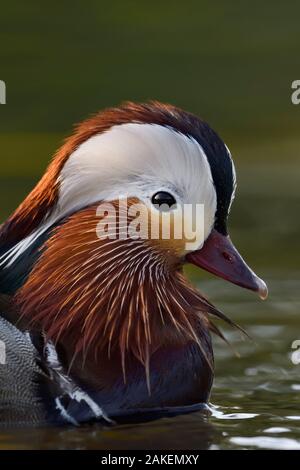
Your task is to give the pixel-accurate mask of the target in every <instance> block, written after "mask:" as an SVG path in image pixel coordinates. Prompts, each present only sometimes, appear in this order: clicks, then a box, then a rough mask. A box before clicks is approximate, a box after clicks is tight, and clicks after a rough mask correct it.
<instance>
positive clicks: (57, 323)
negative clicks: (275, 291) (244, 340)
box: [0, 102, 267, 368]
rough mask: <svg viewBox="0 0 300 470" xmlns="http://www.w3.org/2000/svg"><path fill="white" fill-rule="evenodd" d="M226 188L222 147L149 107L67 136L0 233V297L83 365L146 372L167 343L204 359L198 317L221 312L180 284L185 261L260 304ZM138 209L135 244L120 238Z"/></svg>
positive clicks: (185, 118)
mask: <svg viewBox="0 0 300 470" xmlns="http://www.w3.org/2000/svg"><path fill="white" fill-rule="evenodd" d="M235 187H236V178H235V170H234V164H233V161H232V158H231V155H230V152H229V150H228V148H227V147H226V145H225V144H224V143H223V141H222V140H221V139H220V137H219V136H218V135H217V134H216V133H215V132H214V131H213V130H212V129H211V128H210V127H209V125H208V124H206V123H205V122H204V121H202V120H201V119H199V118H198V117H196V116H194V115H192V114H190V113H187V112H184V111H182V110H181V109H178V108H176V107H174V106H171V105H165V104H161V103H157V102H151V103H149V104H133V103H127V104H125V105H123V106H121V107H119V108H114V109H108V110H106V111H104V112H101V113H99V114H97V115H95V116H93V117H92V118H90V119H88V120H87V121H85V122H83V123H82V124H80V125H79V126H78V127H77V128H76V130H75V133H74V135H73V136H72V137H70V138H69V139H67V140H66V142H65V144H64V145H63V147H62V148H61V149H60V150H59V151H58V152H57V154H56V155H55V156H54V159H53V161H52V163H51V164H50V166H49V168H48V170H47V171H46V173H45V175H44V177H43V178H42V179H41V181H40V182H39V183H38V185H37V186H36V188H35V189H34V190H33V191H32V193H31V194H30V195H29V196H28V197H27V198H26V199H25V201H24V202H23V203H22V204H21V206H20V207H19V208H18V209H17V210H16V212H15V213H14V214H13V215H12V216H11V217H10V219H8V221H7V222H5V223H4V224H3V226H2V227H1V233H0V243H1V246H2V247H3V249H2V256H1V260H0V262H1V265H2V274H1V276H2V277H1V279H0V285H1V287H2V291H5V289H6V290H7V291H8V292H9V291H10V292H9V293H10V294H13V295H14V296H15V301H16V303H17V304H18V307H19V309H20V312H21V315H22V317H23V318H26V319H27V320H28V322H29V325H31V326H32V327H35V328H40V329H41V330H42V331H44V332H45V334H46V335H47V337H48V338H49V339H51V340H53V341H55V342H59V341H62V342H66V341H69V343H70V344H72V348H73V351H74V350H75V352H76V353H79V352H84V354H85V355H87V354H89V352H91V351H92V352H93V354H94V356H96V355H97V351H100V350H101V351H103V349H105V350H106V351H107V352H108V354H109V355H110V354H113V352H114V351H116V350H118V351H119V352H120V358H121V361H122V364H123V368H124V367H125V366H124V364H125V360H126V355H127V354H132V355H133V356H135V357H136V358H138V360H139V361H140V362H141V363H143V364H144V365H145V366H146V367H149V358H150V357H151V355H152V354H153V353H154V352H155V351H157V350H158V349H159V348H160V347H162V346H166V345H169V344H183V343H185V342H195V343H197V344H198V345H199V347H200V348H202V350H203V351H204V354H205V349H206V347H205V344H204V343H205V341H206V336H205V335H206V331H207V330H208V329H212V330H213V331H218V330H217V328H216V327H214V326H213V324H212V323H211V321H210V319H209V314H213V315H219V316H222V314H221V313H220V312H219V311H218V310H217V309H215V307H213V306H212V305H211V303H210V302H209V301H208V300H207V299H206V298H205V297H204V296H203V295H202V294H200V293H199V292H198V291H197V290H195V288H194V287H193V286H191V285H190V284H189V283H188V281H187V280H186V279H185V277H184V274H183V272H182V266H183V265H184V264H185V263H192V264H194V265H196V266H198V267H200V268H202V269H205V270H207V271H209V272H211V273H213V274H215V275H217V276H219V277H221V278H224V279H226V280H228V281H230V282H233V283H235V284H237V285H239V286H242V287H245V288H247V289H251V290H253V291H256V292H258V294H259V295H260V296H261V297H262V298H265V297H266V295H267V288H266V285H265V283H264V282H263V281H262V280H261V279H259V278H258V277H257V276H256V275H255V274H254V272H253V271H252V270H251V269H250V268H249V267H248V266H247V264H246V263H245V261H244V260H243V259H242V257H241V256H240V255H239V253H238V251H237V250H236V249H235V248H234V246H233V244H232V242H231V240H230V238H229V235H228V231H227V219H228V214H229V211H230V207H231V204H232V201H233V199H234V195H235ZM125 200H126V201H127V206H126V209H125V206H123V201H125ZM108 204H109V206H108ZM137 204H138V205H140V206H142V208H144V209H145V210H144V219H143V220H144V221H145V220H147V222H148V225H147V229H146V236H144V237H143V236H140V237H136V236H135V237H130V236H127V235H128V226H129V225H130V223H133V226H134V227H137V225H139V227H140V222H141V219H139V221H138V223H137V222H136V218H134V216H133V211H131V209H132V208H134V207H136V205H137ZM199 204H200V205H201V207H202V212H201V214H202V216H201V223H198V221H197V219H196V220H195V219H194V214H195V211H194V209H195V207H197V205H199ZM185 206H189V207H191V208H192V209H191V210H189V211H184V210H183V208H184V207H185ZM108 207H109V208H110V209H111V210H112V212H111V213H110V215H109V214H108V213H109V210H108V209H107V208H108ZM106 209H107V210H106ZM140 212H143V210H142V209H141V211H140ZM122 214H123V215H124V214H125V218H124V217H122ZM139 215H140V214H139ZM167 216H169V218H168V224H169V227H171V231H170V232H169V235H168V236H163V235H162V233H163V231H164V228H165V224H166V220H167V218H166V217H167ZM107 217H110V218H107ZM112 220H113V221H114V223H115V226H116V232H117V236H114V237H106V238H105V237H99V223H100V226H101V223H103V221H105V224H104V225H105V226H106V228H107V227H110V226H109V223H108V222H109V221H112ZM154 220H156V221H158V235H156V236H151V235H153V233H152V232H151V229H152V228H153V226H154V222H153V221H154ZM124 221H125V222H124ZM149 221H150V222H149ZM193 224H194V225H193ZM175 226H176V227H178V226H180V227H184V226H189V227H194V229H193V230H192V236H191V237H189V236H188V235H187V233H186V232H185V231H184V230H182V231H181V232H180V235H179V236H178V233H177V236H175V234H174V230H173V229H174V227H175ZM102 227H103V224H102ZM106 231H107V230H106ZM108 231H109V230H108ZM124 231H126V237H122V236H120V235H122V234H124ZM11 286H14V287H13V290H14V292H11V290H12V288H11ZM203 332H204V333H205V334H204V333H203ZM206 355H207V354H206Z"/></svg>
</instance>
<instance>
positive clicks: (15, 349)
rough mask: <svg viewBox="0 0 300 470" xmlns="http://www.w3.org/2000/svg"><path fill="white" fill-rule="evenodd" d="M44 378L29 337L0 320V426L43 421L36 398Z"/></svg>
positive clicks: (40, 402) (10, 324) (6, 321)
mask: <svg viewBox="0 0 300 470" xmlns="http://www.w3.org/2000/svg"><path fill="white" fill-rule="evenodd" d="M44 376H45V374H44V372H43V370H42V369H41V368H40V366H39V364H38V356H37V351H36V349H35V347H34V345H33V343H32V341H31V338H30V336H29V334H28V333H24V332H22V331H20V330H19V329H18V328H17V327H16V326H15V325H13V324H12V323H10V322H9V321H8V320H7V319H5V318H3V317H0V425H2V424H12V423H14V424H18V425H24V424H28V423H31V424H38V423H41V422H44V421H45V408H44V405H43V403H42V401H41V400H40V399H39V388H40V383H42V382H43V380H44Z"/></svg>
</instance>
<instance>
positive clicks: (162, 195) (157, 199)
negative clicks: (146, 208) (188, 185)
mask: <svg viewBox="0 0 300 470" xmlns="http://www.w3.org/2000/svg"><path fill="white" fill-rule="evenodd" d="M151 202H152V204H154V205H155V206H158V207H159V209H160V210H163V211H164V210H169V209H171V207H172V206H175V205H176V200H175V198H174V196H172V194H170V193H167V192H166V191H159V192H158V193H155V194H154V196H152V199H151Z"/></svg>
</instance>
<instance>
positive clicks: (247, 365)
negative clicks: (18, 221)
mask: <svg viewBox="0 0 300 470" xmlns="http://www.w3.org/2000/svg"><path fill="white" fill-rule="evenodd" d="M299 17H300V4H299V3H298V2H296V1H289V2H280V1H272V2H271V1H266V2H261V1H252V2H246V1H241V2H237V1H227V2H221V1H217V2H211V1H208V0H207V1H205V0H204V1H203V0H201V1H199V0H198V1H196V0H195V1H191V0H188V1H186V2H183V3H182V2H174V1H164V2H158V1H153V2H151V4H150V2H147V4H146V2H138V1H130V0H126V1H120V0H119V1H112V2H104V1H96V0H90V1H88V2H58V1H54V2H51V4H50V3H48V4H45V3H44V4H40V3H38V2H33V1H28V2H23V3H22V2H16V1H14V0H12V1H10V2H6V3H5V4H2V5H1V14H0V51H1V52H0V79H1V80H4V81H5V82H6V87H7V97H6V99H7V104H6V105H0V158H1V165H0V198H1V199H0V222H1V221H3V220H4V219H5V218H6V217H7V216H8V215H9V214H10V212H11V211H12V210H13V209H14V208H15V207H16V206H17V205H18V203H19V202H20V201H22V199H23V198H24V196H25V195H26V194H27V193H28V191H29V190H30V189H31V188H32V187H33V185H34V184H35V182H36V181H37V180H38V179H39V177H40V176H41V174H42V173H43V171H44V169H45V167H46V165H47V163H48V162H49V159H50V158H51V155H52V154H53V152H54V151H55V150H56V149H57V148H58V147H59V146H60V144H61V143H62V141H63V139H64V138H65V137H66V136H67V135H68V134H70V133H71V132H72V125H73V124H74V123H77V122H79V121H80V120H82V119H84V118H86V117H87V116H88V115H90V114H91V113H94V112H96V111H98V110H99V109H101V108H103V107H106V106H112V105H117V104H119V103H120V102H121V101H124V100H133V101H144V100H148V99H157V100H161V101H165V102H170V103H172V104H176V105H178V106H181V107H183V108H184V109H186V110H189V111H192V112H194V113H196V114H198V115H200V116H201V117H202V118H204V119H205V120H207V121H208V122H209V123H210V124H211V126H212V127H213V128H214V129H216V130H217V132H218V133H219V134H220V135H221V137H222V138H223V139H224V141H225V142H226V144H227V145H228V146H229V148H230V150H231V152H232V155H233V157H234V159H235V162H236V167H237V175H238V191H237V197H236V201H235V203H234V206H233V209H232V214H231V219H230V231H231V236H232V238H233V239H234V241H235V243H236V245H237V246H238V247H239V249H240V251H241V252H242V253H243V255H244V257H245V258H246V259H247V261H248V262H249V264H250V265H251V266H252V267H253V269H255V270H256V271H257V272H258V274H260V275H261V276H262V277H264V278H266V279H267V281H268V283H269V287H270V297H269V300H268V301H267V302H266V303H264V304H262V303H260V301H259V300H258V299H256V298H255V297H254V295H253V294H251V293H248V292H243V291H240V290H239V289H238V288H237V287H234V286H229V285H226V284H225V283H223V282H222V281H217V280H215V279H213V278H212V277H210V276H208V275H207V274H205V275H203V274H201V277H199V273H198V272H197V273H196V272H195V271H189V275H190V276H191V278H192V279H193V281H194V282H195V283H197V284H199V287H200V288H202V289H203V290H204V291H205V293H207V294H209V296H210V298H211V300H212V301H213V302H215V303H216V304H217V305H218V306H219V307H221V308H223V310H224V311H225V312H226V313H227V314H228V315H229V316H231V318H233V319H234V320H236V321H238V322H239V323H240V324H242V325H243V326H245V327H246V328H247V330H248V331H249V332H250V334H251V335H252V337H253V339H254V342H245V341H242V340H241V339H240V337H239V336H237V335H236V334H234V333H233V332H232V331H228V336H229V339H230V341H231V342H232V344H233V346H234V348H236V349H237V350H238V351H239V353H240V355H241V358H240V359H238V358H236V357H235V356H234V355H233V353H232V351H231V350H230V349H228V347H227V346H225V345H223V344H221V343H219V342H218V341H216V346H215V347H216V366H217V372H216V381H215V387H214V393H213V396H212V403H213V404H214V406H215V408H214V411H213V416H212V417H211V418H210V420H209V426H210V425H212V429H213V431H211V429H210V431H209V433H207V430H206V428H205V429H204V431H203V432H202V428H201V432H200V431H199V435H202V434H203V433H204V435H205V436H206V438H207V439H206V440H205V439H204V438H203V439H202V441H201V439H200V441H199V439H198V440H197V441H195V437H194V436H195V432H194V431H195V426H196V427H197V426H200V424H199V423H200V422H201V423H202V420H200V418H199V420H198V421H197V417H195V415H193V417H192V418H190V419H188V418H187V419H186V420H183V421H182V419H178V420H173V421H172V423H171V421H168V423H169V424H168V425H166V429H168V428H169V426H172V429H173V441H172V445H173V447H175V446H176V442H177V440H178V442H179V444H178V446H179V447H180V445H181V446H183V448H184V444H186V443H187V441H186V440H185V439H188V442H189V445H194V446H195V448H198V447H199V446H200V444H201V443H202V444H203V443H204V441H205V445H204V444H203V447H213V448H214V447H218V446H219V447H221V448H235V447H237V448H241V447H246V448H257V447H263V448H272V447H274V446H275V448H286V446H287V447H289V446H292V447H293V446H294V447H295V446H297V445H298V446H299V447H300V441H299V438H300V437H299V436H300V432H299V427H298V424H300V413H299V411H300V410H299V404H300V400H299V398H298V395H299V390H300V385H299V384H298V382H297V380H298V379H299V372H300V365H298V366H297V365H294V364H292V362H291V359H290V353H291V342H292V341H293V340H294V339H298V338H299V339H300V328H299V314H300V311H299V310H300V308H299V307H300V290H299V287H300V270H299V259H300V255H299V229H300V221H299V208H300V194H299V187H300V134H299V126H300V105H298V106H295V105H293V104H292V102H291V94H292V89H291V84H292V82H293V81H294V80H296V79H300V54H299V40H300V26H299ZM225 331H226V329H225ZM289 407H290V408H289ZM287 408H288V409H287ZM234 410H235V411H234ZM289 416H290V417H292V418H291V419H290V418H289ZM297 420H298V423H297ZM170 423H171V424H170ZM182 423H183V424H182ZM155 426H156V425H155V424H152V425H151V426H150V425H149V426H147V425H144V427H142V429H143V433H144V434H143V433H142V432H141V434H140V435H142V436H143V435H144V436H145V437H144V441H143V440H142V441H141V442H142V444H141V443H140V445H141V446H143V445H147V446H148V447H151V445H153V446H154V447H155V444H154V443H156V445H163V444H161V443H163V442H167V441H166V440H167V439H168V437H167V436H168V433H166V434H164V433H163V432H162V431H161V429H163V428H162V426H163V424H162V423H160V426H161V427H160V433H158V430H157V428H156V427H155ZM176 426H177V428H176ZM269 429H271V431H269ZM272 429H273V431H272ZM280 429H281V431H280ZM176 430H177V431H176ZM182 430H184V436H186V437H185V438H184V437H183V434H182ZM72 432H73V431H72ZM118 432H119V433H121V434H122V432H123V431H122V430H121V431H120V430H119V431H118ZM128 432H129V431H128V430H127V433H128ZM135 432H136V430H131V431H130V432H129V434H130V433H131V434H130V435H134V433H135ZM147 433H148V434H147ZM149 433H150V434H149ZM157 433H158V434H157ZM201 433H202V434H201ZM283 433H284V434H283ZM196 434H197V433H196ZM208 434H209V435H208ZM117 435H118V434H117V431H116V434H114V437H111V440H109V438H108V441H109V442H110V444H105V445H110V446H112V445H114V444H113V443H114V442H115V441H114V439H116V442H117V443H118V444H116V445H119V446H120V445H121V444H120V442H123V445H124V446H125V447H126V448H128V447H130V445H133V444H132V443H131V441H130V438H129V441H126V440H125V444H124V437H123V438H121V440H118V438H117V437H116V436H117ZM162 435H163V436H165V437H164V438H162ZM71 436H73V434H72V435H71ZM83 436H84V437H83ZM149 436H150V437H149ZM156 436H159V439H158V440H157V441H155V439H156ZM212 436H213V437H212ZM216 436H217V437H216ZM77 437H78V436H77ZM2 439H3V440H4V441H3V442H4V444H3V445H5V442H6V441H5V439H8V441H9V439H10V438H9V437H7V436H6V437H5V436H4V435H3V436H2ZM22 439H24V437H23V438H20V442H19V444H17V440H18V439H17V438H16V437H12V438H11V441H9V442H12V444H11V445H12V446H14V445H15V446H18V445H20V446H21V447H22V445H23V446H27V447H28V446H29V447H30V446H31V445H32V446H34V445H36V446H38V445H41V444H38V443H36V444H34V443H35V442H36V441H35V439H36V437H32V439H30V438H28V439H27V441H26V443H24V441H23V440H22ZM53 439H54V440H55V438H53ZM72 439H73V438H72ZM72 439H71V442H72V443H73V441H72ZM80 439H83V441H82V442H83V444H82V445H83V446H85V445H86V446H87V447H92V446H100V445H101V444H100V442H107V441H105V437H103V434H101V433H100V434H99V436H98V438H97V439H96V440H95V441H93V443H92V444H91V442H90V435H87V434H84V433H83V434H80ZM106 439H107V437H106ZM122 439H123V441H122ZM149 439H150V440H149ZM153 439H154V441H153ZM164 439H166V440H164ZM176 439H177V440H176ZM247 439H248V440H247ZM75 441H76V439H75ZM75 441H74V442H75ZM206 441H208V442H209V444H207V443H206ZM45 442H46V444H43V445H50V444H47V443H48V442H50V443H51V442H52V443H53V441H52V440H51V439H50V438H49V435H48V434H46V438H45ZM55 442H56V441H55ZM59 442H60V444H58V443H57V442H56V445H61V446H62V447H64V446H69V447H72V445H73V444H71V443H70V440H68V439H65V438H64V437H63V438H62V439H61V440H60V441H59ZM66 442H67V444H66ZM134 442H135V441H134ZM153 442H154V443H153ZM151 443H152V444H151ZM191 443H192V444H191ZM74 445H75V444H74ZM103 445H104V444H103ZM135 445H137V444H136V442H135ZM165 445H167V444H165ZM0 447H1V434H0ZM141 448H143V447H141Z"/></svg>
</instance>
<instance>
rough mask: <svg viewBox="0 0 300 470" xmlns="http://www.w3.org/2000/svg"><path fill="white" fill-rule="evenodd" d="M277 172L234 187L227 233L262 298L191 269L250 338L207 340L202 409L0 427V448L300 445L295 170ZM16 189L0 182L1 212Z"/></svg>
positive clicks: (19, 189)
mask: <svg viewBox="0 0 300 470" xmlns="http://www.w3.org/2000/svg"><path fill="white" fill-rule="evenodd" d="M282 171H283V170H280V172H279V173H278V174H277V173H276V174H275V173H274V175H273V176H274V178H273V180H272V179H270V174H269V173H268V175H267V176H266V174H262V173H260V179H255V178H250V180H252V182H253V181H255V185H251V184H250V183H249V182H248V185H247V184H246V183H247V181H245V184H242V183H241V188H243V191H242V192H240V194H239V196H238V198H237V201H236V204H235V208H234V210H233V214H232V222H231V226H232V229H233V230H232V232H233V236H232V238H233V239H234V240H235V241H237V244H238V246H239V247H240V248H241V251H242V252H243V254H244V255H245V257H246V258H247V260H248V261H249V262H250V261H251V265H253V267H255V269H257V271H258V274H260V275H261V276H262V277H264V278H266V280H267V281H268V284H269V290H270V297H269V299H268V300H267V301H266V302H261V301H260V300H259V299H258V298H256V296H255V295H254V294H252V293H249V292H246V291H243V290H241V289H239V288H238V287H235V286H232V285H229V284H226V283H225V282H223V281H220V280H217V279H212V278H211V277H209V276H208V275H206V274H205V275H201V278H202V280H201V279H200V278H199V277H198V274H197V277H196V273H195V271H190V275H191V277H192V279H193V280H194V281H195V282H196V283H198V284H199V287H200V288H201V289H202V290H203V292H205V293H206V294H207V295H208V296H209V298H210V299H211V300H212V301H213V303H215V304H216V305H217V306H218V307H220V308H221V309H222V310H223V311H224V312H225V313H226V314H227V315H228V316H230V318H232V319H233V320H235V321H237V322H238V323H239V324H241V325H242V326H244V327H245V328H246V330H247V331H248V333H249V334H250V336H251V338H252V340H248V339H244V338H242V337H241V336H240V335H239V333H238V332H235V331H232V330H231V329H229V328H228V327H226V326H223V330H224V331H225V334H226V336H227V338H228V339H229V340H230V342H231V344H232V347H233V349H234V350H235V351H236V352H237V353H238V354H239V356H240V357H237V355H235V354H234V352H233V351H232V349H230V348H228V346H226V344H224V343H222V342H221V341H220V340H219V339H215V340H214V342H215V357H216V378H215V382H214V387H213V393H212V397H211V404H210V407H209V410H207V411H201V412H196V413H193V414H189V415H185V416H178V417H176V418H164V419H161V420H158V421H153V422H151V423H144V424H138V425H123V426H117V427H115V428H107V427H105V428H103V427H101V426H98V425H92V426H84V427H82V428H79V429H76V428H60V429H31V430H29V429H26V430H25V431H24V430H22V429H16V430H2V431H1V433H0V448H5V449H7V448H27V449H30V448H43V449H44V448H59V449H67V448H76V449H184V448H189V449H259V448H264V449H300V364H299V365H294V364H293V363H292V361H291V353H292V349H291V345H292V342H293V341H294V340H296V339H300V328H299V315H300V271H297V269H299V266H300V264H299V249H298V246H297V244H298V243H299V242H298V234H299V224H300V222H299V217H298V213H299V197H300V196H299V190H298V188H299V184H298V182H297V180H296V176H297V175H292V172H288V171H287V173H286V176H285V177H284V178H282ZM248 176H249V175H248ZM272 181H273V183H272ZM279 181H281V186H280V188H279V186H278V184H279ZM283 184H285V190H283ZM25 187H26V190H27V189H29V187H30V182H29V181H24V182H23V184H21V185H20V181H15V182H10V183H8V182H7V180H6V182H5V186H3V185H0V196H1V208H2V209H3V208H4V210H5V212H4V213H3V212H2V216H3V217H4V216H6V215H7V213H8V211H9V210H11V209H12V208H13V206H14V205H16V202H17V200H20V199H21V197H22V196H23V193H24V188H25ZM220 326H222V325H220Z"/></svg>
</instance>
